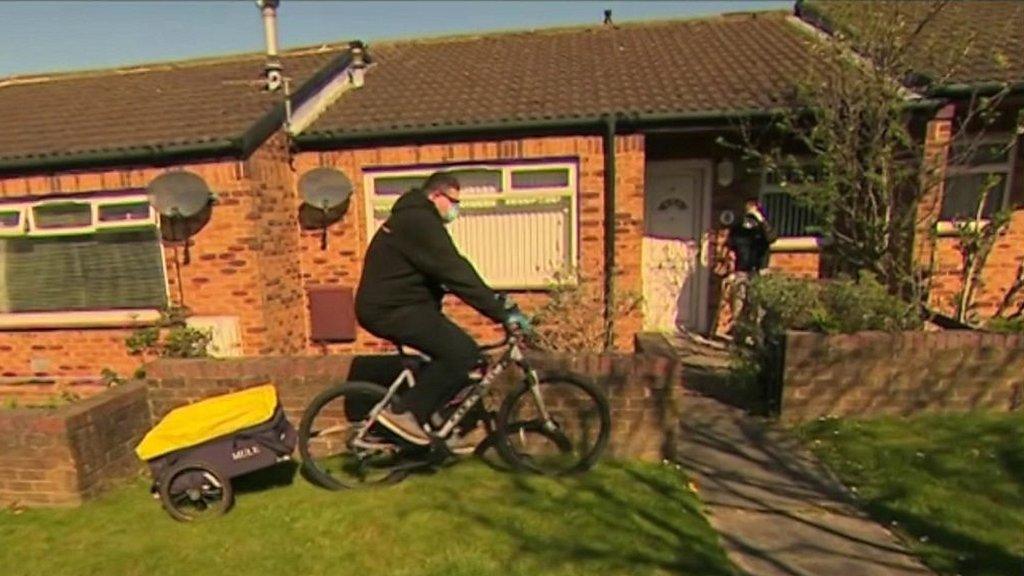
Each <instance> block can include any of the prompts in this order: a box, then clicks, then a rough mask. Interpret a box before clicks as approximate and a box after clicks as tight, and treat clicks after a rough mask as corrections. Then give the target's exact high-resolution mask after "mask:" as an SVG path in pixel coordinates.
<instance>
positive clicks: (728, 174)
mask: <svg viewBox="0 0 1024 576" xmlns="http://www.w3.org/2000/svg"><path fill="white" fill-rule="evenodd" d="M733 171H734V166H733V163H732V160H729V159H728V158H722V159H721V160H719V161H718V164H716V165H715V180H716V181H717V182H718V185H719V186H728V185H730V184H732V180H733Z"/></svg>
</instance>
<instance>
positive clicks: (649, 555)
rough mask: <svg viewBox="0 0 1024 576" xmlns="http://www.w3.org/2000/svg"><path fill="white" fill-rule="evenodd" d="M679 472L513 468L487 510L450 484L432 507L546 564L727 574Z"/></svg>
mask: <svg viewBox="0 0 1024 576" xmlns="http://www.w3.org/2000/svg"><path fill="white" fill-rule="evenodd" d="M677 474H678V473H676V472H675V471H674V470H671V469H668V468H662V469H653V468H638V467H633V466H625V465H622V464H619V463H614V462H607V463H604V464H602V465H601V467H600V468H598V469H597V470H595V471H592V472H590V473H587V474H584V475H582V476H578V477H572V478H561V479H551V478H542V477H538V476H535V475H526V474H518V473H510V474H508V476H507V478H508V479H510V481H511V489H510V490H508V492H507V493H505V495H504V497H503V499H502V501H501V502H497V503H491V504H490V505H489V506H488V507H487V513H485V512H484V511H483V509H482V507H480V506H477V505H473V504H472V503H470V502H467V501H466V500H464V499H462V498H460V496H461V495H460V493H459V492H457V491H455V490H448V491H447V493H446V494H444V496H446V497H445V498H442V499H441V501H440V502H439V503H438V505H437V506H438V508H439V509H441V510H444V512H445V513H448V514H454V515H457V516H459V517H461V518H462V519H465V520H469V521H471V522H473V523H475V524H477V525H479V526H483V527H485V528H487V529H488V530H490V531H494V532H496V533H500V534H502V535H503V536H505V537H511V538H512V539H513V541H514V542H515V543H516V545H517V546H518V548H519V550H520V551H521V552H522V553H523V554H524V555H529V556H531V557H532V558H534V559H539V561H540V562H542V563H543V564H544V565H545V566H561V565H576V564H578V563H587V562H599V563H600V566H602V567H608V566H614V567H615V568H618V569H623V570H634V571H635V570H636V569H638V568H639V567H645V568H647V569H659V570H665V571H668V572H671V573H677V574H688V575H690V574H692V575H697V574H700V575H702V576H715V575H723V576H725V575H732V574H733V573H734V572H733V571H732V569H731V567H730V565H729V563H728V560H726V559H725V555H724V553H723V552H722V550H721V548H720V547H719V545H718V542H717V538H716V536H715V533H714V532H713V531H712V530H711V528H710V526H708V525H707V524H706V522H705V520H704V518H703V516H702V515H701V513H700V510H699V504H698V502H697V500H696V498H695V497H694V496H693V494H692V493H690V492H689V491H688V490H686V489H685V488H684V487H683V486H682V484H681V481H680V478H679V477H678V476H677ZM670 476H672V478H670ZM528 518H534V519H536V518H551V519H557V520H556V521H554V522H553V524H560V525H562V526H571V527H572V530H570V531H556V530H551V529H549V526H547V525H537V524H534V523H531V522H530V521H528V520H527V519H528ZM576 520H579V521H576Z"/></svg>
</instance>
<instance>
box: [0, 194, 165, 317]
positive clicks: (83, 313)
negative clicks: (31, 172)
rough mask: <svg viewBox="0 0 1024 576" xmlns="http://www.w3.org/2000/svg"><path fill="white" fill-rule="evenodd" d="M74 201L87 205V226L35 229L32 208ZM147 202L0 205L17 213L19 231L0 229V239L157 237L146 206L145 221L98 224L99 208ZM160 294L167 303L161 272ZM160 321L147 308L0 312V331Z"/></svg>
mask: <svg viewBox="0 0 1024 576" xmlns="http://www.w3.org/2000/svg"><path fill="white" fill-rule="evenodd" d="M68 202H76V203H82V204H86V203H88V204H90V212H91V214H92V222H91V223H90V225H89V226H76V227H71V228H58V229H53V228H51V229H45V228H44V229H39V228H37V227H36V226H35V218H34V214H33V209H34V208H35V207H37V206H43V205H47V204H64V203H68ZM141 203H146V204H148V203H149V198H148V196H147V195H146V194H145V193H138V194H87V193H83V194H82V195H80V196H70V197H62V198H60V199H53V198H44V199H40V200H36V201H32V202H25V201H22V202H0V212H20V214H21V222H20V223H21V225H20V226H19V229H17V230H15V229H4V228H0V237H2V238H13V237H18V236H28V237H36V238H43V237H53V236H70V235H82V234H96V233H98V232H101V231H104V230H110V229H137V228H150V227H152V228H156V229H157V233H158V234H159V229H160V220H159V216H158V214H157V211H156V209H155V208H153V206H152V205H150V206H149V212H148V214H147V216H146V218H145V219H139V220H127V221H123V222H100V220H99V209H100V207H101V206H111V205H119V204H141ZM159 244H160V261H161V262H166V258H167V255H166V253H165V249H164V245H163V242H160V243H159ZM164 294H165V296H166V299H167V301H168V302H171V293H170V284H169V283H168V274H167V270H166V265H165V270H164ZM159 318H160V311H159V310H158V309H151V308H138V309H131V310H73V311H71V310H69V311H53V312H0V330H8V329H21V330H24V329H34V328H100V327H129V326H143V325H151V324H153V323H154V322H156V321H157V320H159Z"/></svg>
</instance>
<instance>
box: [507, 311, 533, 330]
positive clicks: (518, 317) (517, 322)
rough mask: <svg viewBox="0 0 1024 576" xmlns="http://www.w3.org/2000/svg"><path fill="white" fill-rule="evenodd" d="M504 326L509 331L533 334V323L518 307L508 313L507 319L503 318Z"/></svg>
mask: <svg viewBox="0 0 1024 576" xmlns="http://www.w3.org/2000/svg"><path fill="white" fill-rule="evenodd" d="M505 328H506V329H507V330H508V331H510V332H522V333H523V334H525V335H527V336H533V334H534V330H533V324H532V323H531V322H530V319H529V318H527V317H526V315H525V314H523V313H522V311H521V310H519V308H518V307H517V308H513V309H512V311H511V312H510V313H509V315H508V320H505Z"/></svg>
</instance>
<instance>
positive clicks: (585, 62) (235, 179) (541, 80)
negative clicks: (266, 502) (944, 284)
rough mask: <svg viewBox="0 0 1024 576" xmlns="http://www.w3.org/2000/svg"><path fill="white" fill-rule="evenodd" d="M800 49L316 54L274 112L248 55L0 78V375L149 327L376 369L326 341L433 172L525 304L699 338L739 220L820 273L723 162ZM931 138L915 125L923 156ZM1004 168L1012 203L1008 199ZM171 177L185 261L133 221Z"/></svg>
mask: <svg viewBox="0 0 1024 576" xmlns="http://www.w3.org/2000/svg"><path fill="white" fill-rule="evenodd" d="M1010 9H1011V12H1012V15H1013V14H1016V12H1013V10H1016V8H1013V7H1010ZM1012 15H1011V16H1012ZM1011 40H1012V41H1013V42H1016V43H1017V46H1020V44H1021V42H1020V38H1019V37H1017V38H1016V39H1011ZM816 41H821V39H820V38H819V37H818V36H817V35H816V34H815V33H814V32H813V30H812V29H811V27H810V25H809V24H808V23H807V22H804V21H801V20H800V19H799V18H796V17H793V16H790V15H787V14H785V13H775V12H763V13H753V14H737V15H725V16H721V17H714V18H706V19H695V20H680V21H659V22H648V23H635V24H623V25H603V26H591V27H574V28H565V29H551V30H539V31H530V32H512V33H501V34H487V35H475V36H459V37H449V38H442V39H431V40H411V41H400V42H390V43H380V44H376V45H374V46H371V47H367V48H366V61H367V63H368V66H366V67H365V69H364V68H363V66H362V64H361V61H360V59H359V57H358V55H359V53H360V52H361V51H362V47H361V46H360V45H358V44H355V45H349V44H344V45H327V46H323V47H318V48H311V49H303V50H294V51H290V52H287V53H285V54H283V58H282V59H283V65H284V69H285V73H286V75H288V76H289V77H290V78H291V90H290V102H289V106H288V107H286V106H285V103H284V102H283V95H282V93H280V92H278V93H271V94H268V93H267V92H265V91H262V90H261V89H260V88H259V86H257V85H256V83H254V82H252V80H255V79H258V77H259V71H260V69H261V67H262V64H263V57H262V56H259V55H246V56H239V57H228V58H220V59H208V60H200V61H189V62H180V63H172V64H166V65H151V66H142V67H133V68H128V69H122V70H109V71H100V72H95V73H74V74H62V75H57V76H53V77H25V78H12V79H7V80H0V109H3V110H5V111H8V112H7V113H6V114H5V115H4V116H3V117H0V134H4V136H3V137H0V264H2V266H0V270H2V275H0V377H4V378H22V379H23V378H27V377H57V378H59V377H71V376H81V375H94V374H96V373H98V372H99V371H100V370H101V369H102V368H104V367H109V368H112V369H114V370H117V371H119V372H121V373H126V372H130V370H131V369H132V368H134V366H135V365H137V363H138V360H137V359H135V358H132V357H130V356H129V355H128V354H127V351H126V349H125V346H124V339H125V338H126V336H128V335H129V334H130V332H131V330H132V329H133V327H134V326H139V325H146V324H147V323H151V322H153V320H154V319H155V318H156V316H157V309H159V308H161V307H163V306H165V305H167V304H175V305H184V306H187V307H188V308H189V309H190V310H191V311H192V312H193V313H194V314H195V316H194V317H193V318H192V319H191V321H192V322H195V323H197V324H199V325H204V326H213V327H215V333H216V335H217V338H218V340H219V343H220V345H221V350H222V353H224V354H227V355H238V354H240V355H276V354H323V353H337V352H345V351H367V350H378V349H383V348H385V347H386V345H385V344H384V343H381V342H378V341H376V340H375V339H373V338H372V337H370V336H369V335H368V334H366V333H365V332H363V331H362V330H359V329H358V328H357V327H355V326H354V325H352V326H349V327H348V328H351V330H346V329H344V328H346V327H345V326H342V328H343V329H342V330H340V331H338V330H328V329H326V328H328V326H326V325H327V324H331V323H332V322H331V320H337V318H339V317H340V318H345V319H347V320H348V321H349V322H351V311H350V303H349V302H350V300H349V299H348V296H349V294H348V293H347V292H349V291H350V290H351V289H352V288H354V286H355V284H356V282H357V280H358V276H359V272H360V264H361V259H362V255H363V252H364V250H365V247H366V245H367V242H368V240H369V237H370V236H371V235H372V233H373V231H374V229H375V227H376V226H377V225H379V223H380V222H381V221H382V219H383V218H384V217H385V216H386V214H387V211H388V207H389V205H390V203H391V202H393V200H394V198H395V197H396V195H397V194H398V193H400V192H401V191H404V190H405V189H407V188H408V187H409V186H410V185H413V184H415V182H416V181H417V180H418V179H421V178H423V177H424V176H425V175H426V174H428V173H429V172H430V171H432V170H436V169H439V168H445V169H450V170H457V171H459V173H460V177H461V178H462V180H463V182H464V186H465V190H464V194H465V196H466V200H465V201H464V208H465V210H464V212H465V216H464V217H463V218H461V219H460V220H459V221H458V222H457V223H456V224H455V225H453V227H452V234H453V236H454V237H455V239H456V242H457V243H458V244H459V246H460V248H461V249H462V250H463V251H464V252H466V253H467V254H468V255H469V256H470V257H471V259H473V260H474V261H475V262H476V263H477V265H478V267H479V268H480V270H481V272H482V273H483V274H484V276H485V277H487V278H488V279H489V280H490V281H491V282H492V283H493V284H495V285H496V286H498V287H500V288H501V289H503V290H508V291H511V292H513V293H515V294H516V297H517V299H518V300H520V301H522V302H525V304H526V306H527V307H531V306H535V305H538V304H540V303H542V302H543V301H544V299H545V298H546V290H545V288H546V286H547V285H548V283H549V281H550V277H551V275H552V273H553V272H555V271H557V270H559V269H563V268H573V267H576V268H578V269H579V270H581V271H584V272H586V273H588V274H591V275H596V276H597V277H599V278H603V279H604V286H605V289H607V288H608V287H609V286H610V287H612V288H613V290H614V291H631V292H635V293H638V294H643V295H644V296H645V299H646V304H645V308H644V310H643V313H642V314H640V315H635V316H631V317H628V318H620V319H618V321H617V323H616V340H617V344H618V345H620V346H623V347H625V346H628V345H629V342H630V340H631V337H632V334H634V333H635V332H637V331H639V330H642V329H657V330H662V329H672V328H674V327H675V326H677V325H680V324H681V325H685V326H686V327H687V328H689V329H693V330H698V331H700V330H706V329H707V328H708V325H709V322H710V316H711V310H712V309H713V307H714V306H715V302H716V299H717V290H718V288H717V287H718V282H717V279H716V277H715V275H714V273H713V270H712V268H713V260H714V256H713V255H714V253H715V246H716V244H717V243H718V242H719V240H720V238H721V230H720V229H721V227H722V222H723V221H727V218H726V215H727V214H728V213H730V212H734V211H736V210H738V209H739V208H740V207H741V205H742V201H743V199H744V198H745V197H747V196H751V195H761V196H762V198H763V199H764V201H765V203H766V204H767V205H768V207H769V211H770V212H772V215H771V216H772V217H773V219H776V220H777V221H776V226H777V227H778V228H779V229H780V231H782V233H783V236H784V238H783V239H782V240H780V242H779V243H777V245H776V247H775V252H774V253H773V256H772V266H773V267H774V268H777V269H780V270H785V271H789V272H791V273H796V274H802V275H809V276H816V275H818V273H819V268H820V265H819V258H818V250H819V240H818V239H817V238H816V237H814V236H812V235H810V234H809V233H808V231H807V226H808V216H807V215H806V214H804V213H802V212H801V209H799V208H798V207H797V206H795V205H794V204H793V203H792V200H791V199H789V198H788V197H787V196H786V195H785V194H784V193H783V191H782V190H779V189H778V188H777V187H773V186H772V184H771V182H766V181H765V179H764V178H763V177H762V176H761V175H760V174H759V173H758V172H756V171H753V170H749V169H748V167H747V166H744V165H743V163H742V162H741V160H740V158H739V157H738V155H737V154H736V153H735V152H733V151H731V150H730V149H727V148H723V147H721V146H719V145H717V144H716V142H717V139H718V138H719V137H720V136H723V135H728V134H731V133H734V132H735V130H737V128H738V126H739V123H740V122H741V121H744V120H755V121H756V120H757V119H760V118H765V117H767V115H768V114H769V113H770V111H771V110H772V109H774V108H777V107H778V106H780V105H782V103H783V102H785V100H786V97H787V94H788V92H789V91H790V90H791V87H792V83H793V81H794V79H796V78H798V77H799V75H800V73H801V71H802V70H803V69H804V68H805V67H806V66H808V65H810V62H809V61H808V58H809V57H808V50H807V47H808V46H809V43H811V42H816ZM354 52H355V53H354ZM1021 53H1022V52H1021V51H1018V52H1016V54H1018V55H1019V54H1021ZM1019 79H1020V80H1024V73H1022V74H1021V75H1020V77H1019ZM953 96H955V95H951V97H950V98H949V99H950V101H953V102H955V99H956V98H955V97H953ZM948 120H949V119H948V118H944V117H939V118H936V119H934V120H932V122H931V124H929V126H930V129H929V131H928V134H929V138H930V139H931V140H930V143H932V144H933V149H936V150H940V149H941V147H942V146H948V145H949V143H948V142H945V141H943V140H942V136H941V135H942V130H943V129H942V126H943V122H947V124H946V126H948ZM1020 153H1021V147H1020V146H1017V147H1016V149H1015V155H1016V157H1017V158H1018V160H1016V161H1014V160H1012V159H1011V160H1008V161H1007V162H1008V164H1007V167H1006V170H1007V174H1008V175H1009V174H1015V175H1014V176H1012V177H1008V179H1007V184H1006V189H1007V193H1006V194H1007V196H1006V200H1005V202H1012V201H1015V200H1013V199H1019V198H1020V189H1021V186H1022V185H1024V178H1021V177H1019V176H1018V175H1019V173H1020V170H1021V169H1022V168H1024V162H1021V161H1020V160H1019V156H1020ZM321 166H327V167H332V168H334V169H337V170H339V171H340V172H342V173H343V174H345V175H346V176H347V177H348V179H349V180H350V181H351V182H352V183H353V193H352V196H351V199H350V201H349V202H348V204H347V205H346V206H344V207H343V208H342V211H341V213H340V214H336V215H335V216H336V218H334V219H333V220H334V221H330V222H329V225H328V236H329V242H328V243H327V248H326V249H321V243H320V234H321V232H320V229H319V227H318V225H317V222H316V220H317V219H316V218H313V220H314V221H313V222H312V223H310V222H306V219H305V218H304V217H303V210H304V206H303V204H302V201H301V198H300V196H299V193H298V190H297V186H296V183H297V181H298V179H299V178H300V177H301V176H302V175H303V174H305V173H307V172H308V171H310V170H312V169H314V168H317V167H321ZM176 169H185V170H189V171H191V172H193V173H195V174H197V175H199V176H201V177H202V178H203V179H204V180H205V181H206V183H207V184H208V185H209V186H210V187H211V189H212V190H213V191H214V193H215V194H216V196H217V199H216V201H215V202H214V203H213V204H212V206H210V207H209V209H208V210H207V211H206V212H205V214H204V215H203V216H202V218H201V220H200V221H199V222H197V223H196V224H195V230H193V232H194V234H192V236H191V238H190V240H189V242H190V245H189V246H188V250H189V253H190V259H189V262H188V263H185V262H184V259H183V254H182V252H183V251H184V249H183V248H184V247H183V244H182V242H181V241H180V240H177V239H168V238H167V226H166V222H164V226H162V227H161V221H160V219H159V218H158V217H157V215H156V214H155V213H154V211H153V210H152V209H149V208H148V205H147V204H145V202H146V197H145V194H144V189H145V187H146V185H147V184H148V183H149V182H151V181H152V180H153V179H154V178H155V177H156V176H158V175H159V174H161V173H164V172H166V171H168V170H176ZM938 194H941V190H940V191H938ZM937 201H941V200H937ZM1022 233H1024V213H1022V212H1020V211H1018V213H1016V214H1015V216H1014V224H1013V229H1012V230H1011V237H1016V238H1017V241H1016V243H1013V242H1010V243H1007V244H1005V245H1003V244H1001V245H1000V247H999V252H1000V253H999V255H998V256H996V255H994V257H993V261H992V264H991V266H990V267H991V268H992V271H986V273H987V274H990V275H992V276H993V278H997V279H998V278H1002V274H1003V273H1004V269H1005V268H1006V267H1008V266H1010V267H1012V265H1013V264H1014V263H1016V262H1019V261H1020V259H1021V254H1022V250H1021V248H1020V246H1021V243H1020V241H1019V239H1020V238H1019V236H1020V235H1021V234H1022ZM1013 235H1016V236H1013ZM946 249H947V248H945V247H943V246H940V250H946ZM613 268H614V269H615V270H617V271H619V273H618V274H616V275H609V274H606V273H605V271H606V270H610V269H613ZM991 285H992V286H994V287H998V285H999V282H998V281H993V282H992V283H991ZM949 289H954V288H953V287H950V288H949ZM321 300H322V301H324V302H326V303H327V305H328V308H326V310H327V312H326V313H325V309H324V308H321V307H320V305H319V302H320V301H321ZM452 306H453V309H454V313H455V315H456V316H457V318H459V320H460V322H461V323H463V324H464V325H466V326H467V327H468V328H469V329H470V330H471V331H472V332H474V333H475V334H476V335H477V336H480V337H487V336H493V335H494V328H493V327H492V326H489V325H488V323H486V322H485V321H484V320H483V319H481V318H479V317H478V316H477V315H476V314H475V313H474V312H472V311H471V310H468V309H466V308H465V307H464V306H461V305H458V304H454V303H453V304H452ZM335 324H336V322H335ZM335 327H336V326H335Z"/></svg>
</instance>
